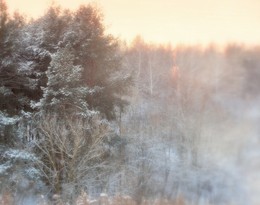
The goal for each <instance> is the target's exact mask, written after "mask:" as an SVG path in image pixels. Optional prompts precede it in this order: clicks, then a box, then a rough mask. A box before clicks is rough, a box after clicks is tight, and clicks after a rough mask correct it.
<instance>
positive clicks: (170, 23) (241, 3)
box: [6, 0, 260, 45]
mask: <svg viewBox="0 0 260 205" xmlns="http://www.w3.org/2000/svg"><path fill="white" fill-rule="evenodd" d="M6 1H7V4H8V6H9V10H11V11H14V10H19V11H20V12H22V13H26V14H27V15H29V16H33V17H37V16H39V15H42V14H44V12H45V11H46V9H47V7H48V6H49V5H51V2H52V0H6ZM56 2H58V3H60V4H61V5H62V6H63V7H66V8H71V9H75V8H77V7H78V6H79V5H80V4H84V3H85V4H86V3H91V2H92V3H93V2H96V3H97V5H98V6H99V7H100V8H101V9H102V11H103V13H104V19H105V25H106V26H107V28H108V29H107V30H108V32H109V33H112V34H114V35H116V36H119V37H121V38H122V39H126V40H127V41H131V40H132V39H133V38H134V37H135V36H136V35H141V36H143V38H144V39H145V40H146V41H148V42H149V41H153V42H157V43H172V44H179V43H184V44H204V45H205V44H209V43H216V44H221V45H223V44H225V43H227V42H236V43H246V44H250V45H254V44H259V45H260V0H96V1H92V0H56Z"/></svg>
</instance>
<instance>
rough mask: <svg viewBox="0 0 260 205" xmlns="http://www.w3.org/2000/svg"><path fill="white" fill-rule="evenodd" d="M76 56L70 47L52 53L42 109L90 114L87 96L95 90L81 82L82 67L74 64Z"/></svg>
mask: <svg viewBox="0 0 260 205" xmlns="http://www.w3.org/2000/svg"><path fill="white" fill-rule="evenodd" d="M74 59H75V56H74V55H73V52H72V50H71V48H70V46H67V47H65V48H61V49H59V50H58V51H57V52H56V53H55V54H53V55H52V61H51V63H50V66H49V69H48V71H47V77H48V83H47V87H46V88H44V94H43V98H42V99H41V101H40V105H39V106H40V110H42V111H48V112H56V113H59V114H63V116H64V114H66V113H67V114H81V115H86V116H89V114H90V113H89V112H88V111H89V110H88V105H87V102H86V101H85V98H86V96H87V95H91V93H92V92H94V90H91V89H89V88H88V87H87V86H85V85H83V84H82V83H81V78H82V70H83V69H82V67H81V66H78V65H74V63H73V62H74Z"/></svg>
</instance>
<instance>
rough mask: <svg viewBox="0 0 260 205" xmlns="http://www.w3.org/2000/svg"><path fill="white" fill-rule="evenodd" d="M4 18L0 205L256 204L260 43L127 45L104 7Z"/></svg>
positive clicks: (0, 29)
mask: <svg viewBox="0 0 260 205" xmlns="http://www.w3.org/2000/svg"><path fill="white" fill-rule="evenodd" d="M0 11H1V13H0V143H1V144H0V159H1V162H0V163H1V164H0V196H1V198H0V202H4V200H5V199H4V196H9V195H10V196H11V198H13V199H14V201H15V203H17V204H19V203H20V204H22V203H26V200H27V199H28V197H31V198H33V197H34V199H35V200H39V198H40V197H39V196H40V195H43V196H44V197H45V198H46V200H47V201H49V202H50V203H54V201H52V202H51V200H54V199H53V196H58V197H59V200H60V201H62V202H64V203H65V202H68V203H69V204H73V203H75V202H76V200H77V198H78V197H80V196H82V193H84V192H85V193H87V194H88V195H89V196H90V197H93V198H95V197H97V196H99V195H100V194H101V193H107V194H108V195H109V196H115V195H120V196H124V195H127V196H130V197H131V198H132V199H133V200H134V203H136V204H142V203H145V200H155V199H165V200H168V201H169V203H170V202H172V203H173V201H174V200H176V199H178V198H179V197H183V198H184V199H185V200H186V201H187V202H188V203H191V204H200V203H211V204H227V203H235V204H254V203H255V202H256V201H257V199H255V198H254V199H252V201H250V200H251V198H250V197H251V195H252V194H254V196H255V195H257V193H258V191H257V188H256V189H255V187H257V186H258V185H256V186H255V187H254V186H251V184H250V182H251V181H250V180H252V178H251V176H254V177H259V178H260V176H259V175H257V173H256V172H257V171H253V168H252V164H250V160H253V159H252V156H259V152H257V150H258V148H259V137H258V136H259V131H260V130H259V128H257V124H258V123H259V116H260V113H259V111H258V110H259V100H260V99H259V89H258V88H259V83H260V80H259V79H260V69H259V66H260V59H259V54H260V47H245V46H242V45H235V44H234V45H233V44H230V45H228V46H226V48H224V49H223V50H219V49H217V48H215V47H214V46H208V47H206V48H202V47H199V46H190V47H189V46H176V47H173V46H171V45H158V44H153V43H147V42H146V41H145V40H144V39H143V38H142V37H141V36H137V37H136V38H135V39H134V41H133V42H132V43H131V44H128V45H126V44H124V43H123V42H122V41H120V39H117V38H115V37H114V36H112V35H109V34H107V33H106V29H105V26H104V24H103V16H102V13H101V12H100V10H98V9H97V8H96V7H95V6H94V5H86V6H81V7H79V8H78V9H77V10H76V11H74V12H72V11H68V10H62V9H61V8H59V7H51V8H49V10H48V11H47V12H46V13H45V15H44V16H42V17H40V18H38V19H35V20H30V21H28V20H26V19H25V18H24V17H23V16H21V15H19V14H13V15H11V14H9V13H8V9H7V7H6V4H5V2H4V1H0ZM249 151H251V152H249ZM249 153H251V154H252V153H253V154H252V155H250V154H249ZM254 162H255V161H254ZM258 164H259V162H258ZM251 168H252V169H251ZM249 172H250V175H246V173H249ZM251 172H252V173H251ZM242 176H246V177H242ZM259 178H257V179H259ZM25 190H26V191H25ZM253 191H255V192H254V193H253ZM251 192H252V193H251ZM254 200H255V201H254ZM39 203H40V202H39Z"/></svg>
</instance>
